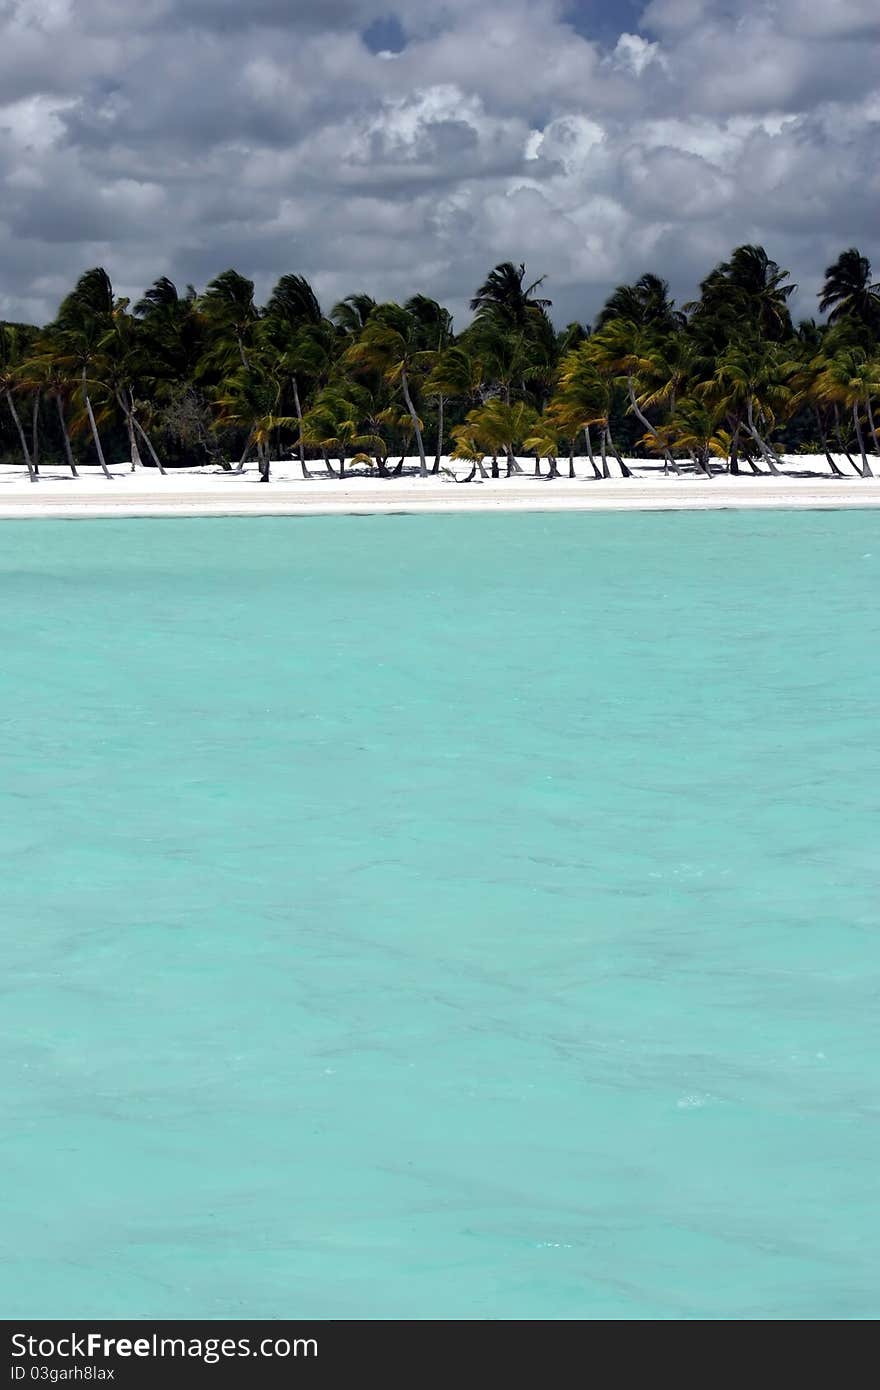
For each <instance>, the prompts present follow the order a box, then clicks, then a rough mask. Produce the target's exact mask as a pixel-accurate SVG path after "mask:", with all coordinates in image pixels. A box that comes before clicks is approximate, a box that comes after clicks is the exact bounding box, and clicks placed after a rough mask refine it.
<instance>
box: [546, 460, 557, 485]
mask: <svg viewBox="0 0 880 1390" xmlns="http://www.w3.org/2000/svg"><path fill="white" fill-rule="evenodd" d="M547 462H548V463H549V465H550V472H549V473H548V474H547V478H548V480H549V479H550V478H558V477H559V464H558V462H557V460H556V455H555V454H550V455H549V456H548V458H547Z"/></svg>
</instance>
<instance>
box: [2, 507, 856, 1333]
mask: <svg viewBox="0 0 880 1390" xmlns="http://www.w3.org/2000/svg"><path fill="white" fill-rule="evenodd" d="M0 538H2V544H0V594H2V609H0V625H2V658H0V696H2V698H0V753H2V782H0V855H2V885H3V887H2V899H3V908H2V913H0V934H2V959H3V970H2V975H0V988H2V1004H0V1094H2V1096H3V1112H4V1124H3V1127H2V1132H0V1228H2V1230H3V1233H4V1236H3V1245H4V1247H5V1249H4V1251H3V1252H2V1255H0V1310H2V1314H3V1316H5V1317H8V1318H10V1317H17V1318H18V1317H21V1318H25V1317H37V1316H40V1317H45V1318H49V1317H76V1318H94V1317H103V1318H108V1319H109V1318H144V1319H151V1318H162V1317H166V1318H167V1317H193V1318H203V1317H207V1318H215V1319H236V1318H247V1317H267V1318H286V1317H291V1318H295V1317H304V1318H305V1317H309V1318H311V1317H316V1318H359V1319H376V1318H407V1319H415V1318H428V1317H437V1318H443V1319H452V1318H467V1319H484V1318H493V1319H518V1318H534V1319H559V1318H583V1319H596V1318H613V1319H632V1318H649V1319H706V1318H722V1319H750V1318H762V1319H763V1318H767V1319H777V1318H796V1319H803V1318H810V1319H812V1318H871V1317H874V1316H876V1315H877V1312H878V1301H877V1298H878V1296H877V1289H878V1287H880V1206H878V1202H877V1152H878V1141H880V1133H878V1121H880V1106H878V1099H877V1057H878V1045H880V1039H878V1031H880V1023H878V1019H880V1013H878V1007H877V1000H878V986H880V856H878V802H880V752H878V735H877V712H878V698H880V613H878V606H877V601H876V593H877V582H878V579H877V577H878V573H880V518H878V517H877V516H876V515H875V514H872V513H870V512H860V511H852V512H833V513H831V512H821V513H820V512H798V513H786V512H774V513H758V514H756V513H750V512H706V513H698V514H688V513H663V514H650V515H646V514H639V513H632V514H592V515H590V514H577V515H566V514H562V513H556V514H552V515H539V514H538V515H536V514H532V515H504V516H488V515H484V516H478V515H455V516H384V517H369V518H368V517H327V518H320V519H307V520H297V519H289V518H283V519H269V518H267V519H246V520H245V519H234V520H219V519H218V520H168V521H161V520H149V521H136V520H134V521H75V522H62V521H23V522H4V523H3V525H2V530H0Z"/></svg>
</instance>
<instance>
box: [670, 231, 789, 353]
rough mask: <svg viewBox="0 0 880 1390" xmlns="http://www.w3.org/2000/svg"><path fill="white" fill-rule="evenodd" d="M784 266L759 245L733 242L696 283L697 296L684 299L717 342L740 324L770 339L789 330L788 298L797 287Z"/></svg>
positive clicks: (732, 334)
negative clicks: (690, 300)
mask: <svg viewBox="0 0 880 1390" xmlns="http://www.w3.org/2000/svg"><path fill="white" fill-rule="evenodd" d="M788 279H789V272H788V271H787V270H783V269H782V268H781V267H780V266H779V265H778V264H777V262H776V261H773V260H771V259H770V257H769V256H768V255H767V252H766V251H765V250H764V248H763V246H738V247H737V248H736V250H735V251H733V252H732V254H731V257H730V260H729V261H722V262H721V264H720V265H718V266H716V267H715V269H714V270H713V271H711V272H710V273H709V275H707V276H706V279H705V280H704V281H703V282H702V284H701V285H700V298H699V300H698V301H697V302H696V303H695V304H691V305H688V306H686V307H688V308H689V309H692V310H693V322H694V324H695V326H696V327H697V328H698V329H699V330H700V332H701V333H702V335H703V336H704V337H708V338H709V339H710V340H711V341H712V342H714V343H716V344H719V343H720V344H721V345H722V346H723V344H724V343H726V342H729V341H730V340H731V339H732V338H735V337H737V336H739V335H740V334H741V333H742V332H743V330H745V331H747V332H748V331H751V332H752V333H754V334H758V335H759V336H761V337H762V338H765V339H767V340H768V341H769V342H782V341H783V340H784V339H785V338H788V337H790V336H791V333H792V323H791V314H790V313H789V309H788V300H789V298H790V297H791V295H793V294H794V292H795V290H796V289H797V286H796V285H787V284H786V283H785V282H786V281H787V280H788Z"/></svg>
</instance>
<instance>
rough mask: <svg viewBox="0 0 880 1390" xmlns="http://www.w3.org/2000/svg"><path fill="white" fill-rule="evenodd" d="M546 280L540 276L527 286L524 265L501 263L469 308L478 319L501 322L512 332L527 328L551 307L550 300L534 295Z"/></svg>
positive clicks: (489, 276)
mask: <svg viewBox="0 0 880 1390" xmlns="http://www.w3.org/2000/svg"><path fill="white" fill-rule="evenodd" d="M546 278H547V277H546V275H541V276H539V277H538V279H537V280H533V281H532V282H531V284H529V285H527V284H526V283H525V279H526V268H525V266H524V265H518V266H516V265H514V264H513V262H512V261H502V262H501V264H500V265H496V267H495V269H494V270H490V271H489V274H488V275H487V276H486V279H485V280H484V281H483V283H482V285H481V286H480V288H479V289H478V290H477V292H476V294H475V295H474V297H473V299H472V300H471V308H472V309H473V310H475V311H476V313H477V315H478V316H483V317H485V316H486V315H487V314H488V315H490V316H493V317H498V318H500V319H502V320H503V321H505V322H506V323H507V324H508V325H509V326H510V327H512V328H520V329H522V328H526V327H527V326H528V324H529V323H530V322H531V321H533V320H534V319H535V317H536V316H540V317H543V318H546V317H547V312H546V311H547V310H548V309H549V308H550V306H551V304H552V303H553V301H552V299H539V298H537V297H536V296H535V293H534V292H535V290H537V289H539V288H540V286H541V285H543V283H544V281H545V280H546Z"/></svg>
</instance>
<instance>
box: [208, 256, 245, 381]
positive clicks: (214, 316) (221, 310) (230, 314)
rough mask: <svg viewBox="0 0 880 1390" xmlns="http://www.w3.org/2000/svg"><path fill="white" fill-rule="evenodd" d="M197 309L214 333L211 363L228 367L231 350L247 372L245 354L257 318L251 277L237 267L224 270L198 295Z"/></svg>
mask: <svg viewBox="0 0 880 1390" xmlns="http://www.w3.org/2000/svg"><path fill="white" fill-rule="evenodd" d="M200 308H201V311H202V313H203V314H204V317H205V322H206V324H207V326H208V328H209V330H210V331H211V332H212V333H213V334H214V338H215V349H214V352H213V354H212V356H213V357H214V360H215V362H216V363H217V364H218V365H223V364H224V363H225V364H226V365H227V366H228V360H229V356H230V352H234V353H235V354H236V355H237V356H238V359H239V361H240V363H241V365H242V367H243V368H244V369H245V371H247V370H248V367H249V365H250V364H249V361H248V353H249V351H250V348H251V345H252V343H253V338H254V331H255V329H256V325H257V323H258V322H259V319H260V311H259V309H258V308H257V305H256V303H255V302H254V282H253V280H248V279H247V278H246V277H245V276H244V275H239V273H238V271H237V270H224V271H223V273H222V275H218V276H217V277H216V279H214V280H212V281H211V282H210V284H209V285H208V287H207V289H206V290H205V293H204V294H203V295H202V298H201V301H200Z"/></svg>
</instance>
